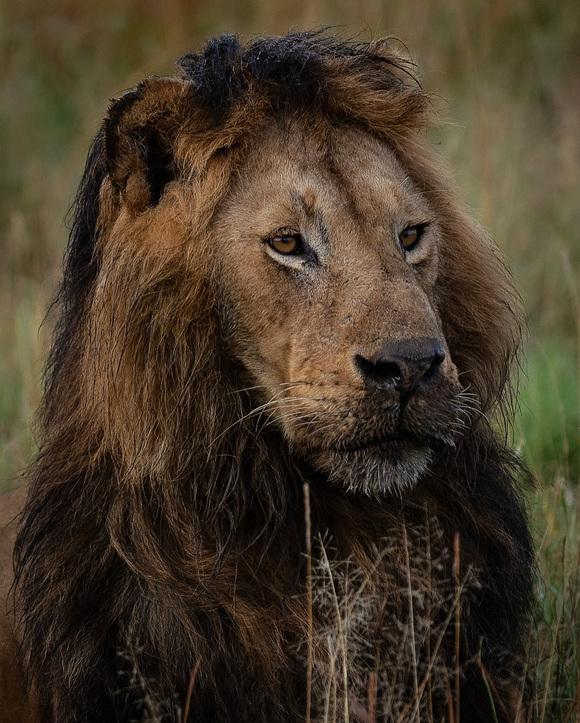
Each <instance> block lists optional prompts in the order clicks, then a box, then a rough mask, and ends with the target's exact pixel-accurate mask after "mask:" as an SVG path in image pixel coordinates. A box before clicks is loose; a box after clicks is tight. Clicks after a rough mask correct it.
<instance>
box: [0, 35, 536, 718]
mask: <svg viewBox="0 0 580 723" xmlns="http://www.w3.org/2000/svg"><path fill="white" fill-rule="evenodd" d="M412 70H413V68H412V67H411V66H410V64H409V63H408V61H406V60H405V59H404V58H402V57H401V55H400V53H398V52H396V51H395V50H393V48H392V47H391V45H390V44H389V42H387V41H383V40H381V41H375V42H371V43H364V42H351V41H344V40H341V39H337V38H334V37H332V36H330V35H328V34H325V33H320V32H307V33H291V34H288V35H285V36H282V37H266V38H259V39H256V40H254V41H252V42H250V43H248V44H242V43H241V42H240V41H239V40H238V39H237V38H235V37H232V36H223V37H220V38H217V39H214V40H211V41H209V42H208V43H207V45H206V46H205V48H204V49H203V51H202V52H200V53H199V54H189V55H186V56H185V57H184V58H182V59H181V61H180V74H179V75H178V76H176V77H167V78H148V79H146V80H144V81H143V82H141V83H140V84H139V85H138V86H137V87H136V88H135V89H133V90H131V91H129V92H127V93H125V94H124V95H123V96H122V97H121V98H119V99H118V100H115V101H114V102H112V104H111V106H110V108H109V111H108V114H107V117H106V119H105V121H104V123H103V125H102V127H101V129H100V130H99V132H98V134H97V136H96V138H95V140H94V142H93V144H92V147H91V150H90V152H89V154H88V159H87V162H86V168H85V171H84V176H83V179H82V182H81V184H80V188H79V191H78V195H77V198H76V203H75V207H74V218H73V223H72V230H71V235H70V241H69V246H68V250H67V254H66V261H65V268H64V277H63V281H62V285H61V288H60V291H59V294H58V298H57V306H58V308H59V318H58V321H57V323H56V327H55V333H54V340H53V344H52V348H51V352H50V356H49V359H48V363H47V370H46V381H45V390H44V401H43V404H42V408H41V410H40V414H39V435H38V436H39V451H38V455H37V457H36V459H35V461H34V462H33V464H32V465H31V467H30V470H29V472H28V475H27V477H28V483H27V488H26V493H25V497H24V493H22V492H19V493H18V497H17V499H16V501H13V502H12V503H11V504H12V509H11V511H10V513H9V514H8V513H5V515H4V517H5V522H7V521H8V519H12V518H15V521H14V522H13V523H12V524H11V525H10V526H9V528H7V529H9V532H7V533H5V535H4V543H3V545H4V553H5V557H6V558H7V557H8V556H9V555H10V554H11V549H12V545H13V559H14V571H13V572H12V565H8V564H5V566H4V581H5V583H4V588H3V589H4V593H3V596H4V598H5V600H6V605H4V606H3V608H2V612H3V618H2V620H1V623H2V624H1V625H0V631H2V646H1V647H0V650H1V651H2V661H1V663H0V670H1V671H5V674H4V678H3V680H4V681H7V682H5V685H4V690H3V691H2V694H1V695H0V698H1V697H2V695H3V696H4V698H3V700H2V701H0V702H2V706H1V709H2V710H3V711H11V712H12V717H10V720H11V721H14V720H17V719H20V720H22V721H25V720H26V721H34V722H35V723H39V722H42V723H49V722H51V723H52V722H54V723H56V722H57V721H58V723H73V722H74V723H79V722H80V721H83V723H97V721H99V722H101V721H107V722H111V723H114V722H117V723H121V722H128V721H137V720H139V721H175V722H177V721H183V722H185V721H187V720H190V721H194V720H195V721H208V722H209V721H224V722H226V721H242V722H243V721H253V722H259V721H263V722H264V723H266V722H268V723H275V722H276V721H332V720H352V721H394V720H398V721H418V720H425V721H442V720H446V721H454V722H455V723H458V722H459V721H462V722H463V723H465V722H476V721H491V720H497V721H503V722H504V723H505V722H507V721H514V720H521V721H523V720H525V719H526V717H527V715H528V714H527V713H526V710H527V707H526V706H527V701H528V698H529V690H528V687H529V686H528V684H527V682H526V676H525V667H526V666H525V658H526V634H527V631H528V628H529V624H530V618H531V614H532V611H533V605H534V594H533V587H534V556H533V550H532V544H531V541H530V534H529V530H528V523H527V519H526V513H525V508H524V505H523V502H522V489H523V488H522V485H525V484H526V480H527V479H528V474H527V472H526V470H525V468H524V467H523V465H522V464H521V462H520V461H519V460H518V458H517V456H515V454H514V453H513V452H511V451H510V449H509V447H508V446H507V444H506V441H505V435H504V434H503V433H502V429H503V426H502V424H501V420H502V419H503V418H507V417H509V413H510V409H511V403H512V401H511V400H512V395H511V392H510V390H511V388H512V386H511V384H510V380H511V378H512V374H511V372H512V367H513V365H514V361H515V360H516V359H517V353H518V349H519V346H520V342H521V336H522V331H521V330H522V322H521V311H520V303H519V299H518V296H517V294H516V292H515V290H514V287H513V284H512V281H511V279H510V276H509V273H508V271H507V270H506V267H505V264H504V262H503V261H502V258H501V255H500V254H499V252H498V250H497V248H496V247H495V245H494V244H493V243H492V241H491V240H490V239H489V238H488V236H487V234H486V233H485V231H484V230H482V229H481V228H480V227H479V226H478V225H477V224H476V223H475V222H474V221H473V220H472V219H471V218H470V216H469V215H468V214H467V213H466V212H465V210H464V209H463V207H462V205H461V203H460V201H459V200H458V199H457V196H456V193H455V192H454V190H453V188H452V186H451V185H450V183H449V182H448V181H447V180H446V175H445V173H443V171H442V170H441V167H440V163H439V162H438V161H437V159H436V158H435V157H434V154H433V153H432V152H431V150H430V149H429V146H428V144H427V142H426V141H425V138H424V136H425V129H426V128H428V127H429V126H430V124H431V123H432V115H433V113H432V106H433V104H432V102H431V99H430V96H429V95H428V93H426V92H425V91H424V90H423V89H422V87H421V86H420V85H419V83H418V82H417V81H416V80H415V79H414V76H413V72H412ZM14 536H15V541H14ZM12 576H13V579H12ZM8 590H10V591H11V592H10V593H9V592H8ZM24 691H26V693H25V692H24ZM3 714H4V713H3Z"/></svg>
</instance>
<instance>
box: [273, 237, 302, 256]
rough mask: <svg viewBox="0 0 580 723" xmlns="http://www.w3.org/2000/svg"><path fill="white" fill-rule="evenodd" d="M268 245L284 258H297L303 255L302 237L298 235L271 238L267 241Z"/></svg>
mask: <svg viewBox="0 0 580 723" xmlns="http://www.w3.org/2000/svg"><path fill="white" fill-rule="evenodd" d="M268 245H269V246H270V247H271V248H273V249H274V251H276V252H277V253H279V254H282V255H284V256H297V255H299V254H302V253H304V246H303V244H302V237H301V236H300V234H298V233H294V234H287V235H282V236H273V237H272V238H270V239H268Z"/></svg>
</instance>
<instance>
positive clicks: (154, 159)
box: [105, 78, 191, 212]
mask: <svg viewBox="0 0 580 723" xmlns="http://www.w3.org/2000/svg"><path fill="white" fill-rule="evenodd" d="M190 104H191V84H190V83H188V82H186V81H182V80H178V79H173V78H151V79H148V80H145V81H143V82H142V83H140V84H139V85H138V86H137V87H136V88H135V89H134V90H131V91H129V92H127V93H126V94H125V95H123V96H122V97H121V98H119V99H118V100H116V101H114V102H113V103H112V104H111V106H110V108H109V113H108V116H107V118H106V120H105V155H106V163H107V170H108V174H109V178H110V180H111V183H112V185H113V187H114V188H115V189H117V190H118V191H119V192H120V193H121V196H122V198H123V201H124V203H125V204H126V205H127V206H128V207H129V208H130V209H131V210H133V211H136V212H139V211H143V210H144V209H145V208H147V207H149V206H154V205H156V204H157V203H158V202H159V199H160V198H161V196H162V194H163V190H164V188H165V186H166V184H167V183H168V182H169V181H171V180H172V179H173V178H175V176H176V174H177V166H176V163H175V146H176V143H177V139H178V136H179V133H180V131H181V130H182V128H183V125H184V123H185V122H186V119H187V113H186V110H187V107H188V105H190Z"/></svg>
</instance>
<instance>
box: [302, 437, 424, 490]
mask: <svg viewBox="0 0 580 723" xmlns="http://www.w3.org/2000/svg"><path fill="white" fill-rule="evenodd" d="M431 456H432V453H431V450H430V449H429V447H426V446H422V445H421V446H420V445H419V444H417V443H414V442H412V441H410V440H404V441H403V440H401V441H395V442H387V443H385V444H384V445H377V446H373V447H369V448H365V449H356V450H347V451H343V450H340V451H339V450H334V449H325V450H320V451H318V452H317V453H316V454H315V455H314V457H313V460H312V461H313V463H314V466H315V467H317V468H318V469H319V470H320V471H321V472H323V473H324V474H325V475H326V476H327V477H328V479H329V481H331V482H333V483H335V484H340V485H341V486H342V487H343V488H345V489H346V491H347V492H354V493H358V494H364V495H368V496H371V497H377V496H378V497H380V496H384V495H393V494H394V495H397V496H401V495H403V494H404V493H406V492H409V491H411V490H412V489H413V488H414V487H415V486H416V484H417V482H418V481H419V480H420V479H421V478H422V477H423V476H424V475H425V474H426V473H427V471H428V469H429V462H430V461H431Z"/></svg>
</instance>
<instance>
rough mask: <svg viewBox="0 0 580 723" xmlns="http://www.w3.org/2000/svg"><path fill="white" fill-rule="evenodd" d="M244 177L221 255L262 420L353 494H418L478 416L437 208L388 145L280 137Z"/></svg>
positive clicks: (251, 160) (223, 224) (295, 131)
mask: <svg viewBox="0 0 580 723" xmlns="http://www.w3.org/2000/svg"><path fill="white" fill-rule="evenodd" d="M321 138H323V140H321ZM238 177H239V178H240V179H241V180H240V181H238V182H237V183H236V184H235V186H234V188H233V189H232V192H231V193H230V195H229V197H228V200H227V202H226V203H225V205H224V206H223V208H222V210H221V212H220V214H219V216H218V219H217V221H216V224H215V226H214V228H215V236H214V240H213V243H214V244H215V251H216V253H217V257H218V268H219V272H218V279H219V282H218V283H220V284H221V285H222V287H223V289H222V291H223V293H224V295H225V298H226V300H227V301H226V304H225V307H226V313H225V315H226V319H225V320H224V321H225V328H226V330H227V335H228V340H229V343H230V345H231V351H232V353H233V354H234V355H235V356H236V357H237V358H238V359H239V360H240V361H241V362H242V363H243V365H244V366H245V367H246V369H247V370H248V371H249V372H250V374H251V377H252V378H253V385H254V386H255V387H256V391H257V394H258V397H259V399H260V400H261V402H262V405H263V407H262V408H261V411H260V413H261V414H263V419H264V420H268V421H274V422H275V423H277V424H278V425H279V426H280V427H281V428H282V430H283V432H284V434H285V436H286V438H287V439H288V440H289V443H290V444H291V446H292V447H293V449H294V450H295V451H296V452H297V453H299V454H300V455H302V456H303V457H305V458H306V459H307V460H308V461H309V462H310V463H311V464H312V465H314V466H315V467H316V468H318V469H320V470H322V471H324V472H325V473H326V474H328V475H329V476H330V477H331V479H335V480H337V481H338V480H340V481H342V482H345V483H346V485H347V486H348V487H349V488H353V489H359V490H362V491H365V492H366V493H369V494H380V493H382V492H386V491H391V492H392V491H397V492H400V491H402V490H404V489H405V488H408V487H410V486H412V485H413V484H414V483H415V482H416V481H417V480H418V478H419V477H420V476H421V475H422V474H423V473H424V472H425V470H426V468H427V466H428V464H429V460H430V458H431V457H432V455H433V452H434V450H435V449H436V448H437V447H438V446H440V445H441V444H452V443H453V439H454V437H456V435H457V434H458V432H459V430H460V429H461V427H462V425H463V423H464V418H462V415H464V414H465V410H464V408H463V406H462V404H461V399H462V391H461V387H460V385H459V382H458V375H457V370H456V367H455V365H454V363H453V359H452V358H451V356H450V353H449V349H448V346H447V343H446V340H445V337H444V335H443V330H442V323H441V320H440V317H439V314H438V310H437V278H438V265H439V247H440V244H441V243H442V239H441V233H440V231H439V228H438V220H437V218H436V217H435V216H434V213H433V211H432V209H431V208H430V206H429V202H428V199H427V198H425V197H424V196H423V195H422V194H421V193H419V192H418V191H417V189H416V188H414V186H413V184H412V183H411V181H410V180H409V178H408V177H407V175H406V173H405V170H404V168H403V167H402V166H401V165H400V163H399V162H398V161H397V159H396V157H395V155H394V153H393V152H392V151H391V150H390V149H389V147H388V146H387V145H386V144H385V143H382V142H380V141H379V140H377V139H375V138H374V137H373V136H372V135H370V134H368V133H365V132H363V131H360V130H355V129H354V128H348V127H343V128H336V127H335V128H332V129H330V130H328V129H327V130H326V132H325V133H324V134H321V133H320V131H318V132H316V133H312V132H310V131H309V129H308V128H305V127H300V126H299V125H298V124H297V123H294V124H292V125H287V126H286V127H285V128H282V127H278V128H271V129H270V130H269V131H268V133H267V134H265V135H262V136H260V137H259V139H258V140H257V141H256V142H255V144H254V145H253V150H252V151H251V152H250V153H249V154H248V158H247V160H246V162H245V167H244V168H243V170H242V171H241V172H240V173H239V176H238Z"/></svg>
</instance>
